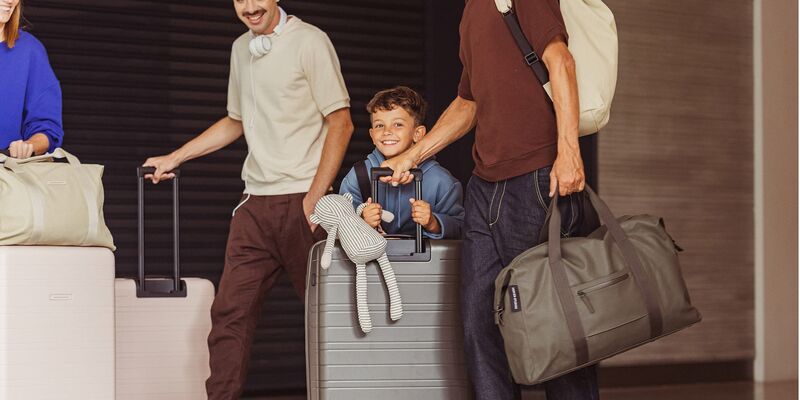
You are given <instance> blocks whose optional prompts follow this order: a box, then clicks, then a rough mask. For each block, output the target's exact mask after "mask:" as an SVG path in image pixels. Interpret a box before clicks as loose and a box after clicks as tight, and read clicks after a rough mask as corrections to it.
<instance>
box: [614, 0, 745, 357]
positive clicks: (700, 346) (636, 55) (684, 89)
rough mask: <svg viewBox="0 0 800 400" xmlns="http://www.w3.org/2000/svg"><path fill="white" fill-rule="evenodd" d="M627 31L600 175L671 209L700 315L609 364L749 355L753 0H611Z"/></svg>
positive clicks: (647, 205) (649, 205)
mask: <svg viewBox="0 0 800 400" xmlns="http://www.w3.org/2000/svg"><path fill="white" fill-rule="evenodd" d="M607 4H608V5H609V6H610V7H611V9H612V10H613V11H614V12H615V14H616V17H617V24H618V30H619V38H620V67H619V77H620V79H619V82H618V85H617V93H616V97H615V100H614V106H613V108H612V110H611V111H612V116H611V122H610V124H609V126H608V127H607V129H606V130H605V131H604V132H603V133H601V135H600V136H599V163H600V186H601V188H602V194H603V196H604V198H605V199H606V200H607V201H608V202H609V206H611V208H612V209H613V210H614V211H615V212H617V213H618V214H634V213H649V214H654V215H659V216H662V217H664V218H665V220H666V225H667V228H668V229H669V231H670V233H671V234H672V235H673V237H675V239H676V240H677V241H678V243H679V244H680V245H681V246H682V247H683V248H685V249H686V251H685V252H684V253H682V255H681V262H682V266H683V273H684V277H685V279H686V283H687V285H688V287H689V292H690V295H691V296H692V300H693V302H694V303H695V305H696V306H697V307H698V309H699V310H700V311H701V312H702V313H703V316H704V320H703V322H702V323H700V324H698V325H697V326H695V327H692V328H690V329H687V330H686V331H684V332H680V333H678V334H676V335H674V336H671V337H669V338H666V339H664V340H660V341H657V342H654V343H652V344H649V345H647V346H644V347H642V348H640V349H637V350H634V351H631V352H628V353H625V354H623V355H620V356H618V357H615V358H614V359H612V360H611V361H609V362H608V365H641V364H653V363H662V364H663V363H693V362H729V361H739V360H740V361H743V362H749V361H751V360H752V359H753V356H754V351H755V350H754V348H753V346H754V332H753V329H754V328H753V319H754V315H753V310H754V304H753V302H754V300H753V290H754V289H753V288H754V285H753V262H754V261H753V147H752V146H753V113H752V110H753V65H752V52H751V49H752V43H753V42H752V40H753V38H752V19H753V18H752V15H753V14H752V13H753V10H752V4H753V3H752V2H751V1H743V0H738V1H722V2H719V1H717V2H698V1H692V0H680V1H673V2H664V1H658V0H637V1H624V0H608V1H607Z"/></svg>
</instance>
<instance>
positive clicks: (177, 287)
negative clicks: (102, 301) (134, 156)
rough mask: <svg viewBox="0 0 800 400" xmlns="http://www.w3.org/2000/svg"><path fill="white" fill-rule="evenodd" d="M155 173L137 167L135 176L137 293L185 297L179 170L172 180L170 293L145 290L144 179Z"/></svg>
mask: <svg viewBox="0 0 800 400" xmlns="http://www.w3.org/2000/svg"><path fill="white" fill-rule="evenodd" d="M154 172H155V167H137V168H136V176H137V178H138V179H137V181H138V192H139V201H138V203H139V204H138V208H139V209H138V215H139V236H138V239H139V289H140V290H139V291H137V294H140V295H142V296H140V297H145V296H146V297H185V296H186V288H185V286H183V285H182V284H181V273H180V201H179V187H180V186H179V185H180V170H179V169H175V170H173V171H172V173H174V174H175V179H173V180H172V227H173V228H172V229H173V232H172V241H173V248H172V250H173V262H174V266H173V281H172V291H171V292H169V293H155V292H153V293H150V292H148V291H147V288H146V282H147V280H146V277H145V273H144V260H145V246H144V177H145V175H148V174H152V173H154Z"/></svg>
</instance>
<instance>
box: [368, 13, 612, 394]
mask: <svg viewBox="0 0 800 400" xmlns="http://www.w3.org/2000/svg"><path fill="white" fill-rule="evenodd" d="M515 12H516V14H517V17H518V19H519V21H520V24H521V26H522V30H523V32H524V34H525V36H526V37H527V39H528V40H529V41H530V43H531V45H532V46H533V48H534V49H535V50H536V51H537V53H538V54H539V55H540V56H541V60H542V62H544V64H545V66H546V67H547V70H548V71H549V73H550V85H551V88H552V93H553V100H552V103H551V102H550V101H549V100H548V97H547V94H546V93H545V92H544V90H543V88H542V86H541V85H540V83H539V82H538V81H537V79H536V77H535V75H534V74H533V73H532V71H531V70H530V68H529V67H528V65H526V64H525V62H524V61H523V59H522V56H521V54H520V51H519V49H518V48H517V46H516V43H515V42H514V39H513V37H512V36H511V34H510V32H509V31H508V28H507V27H506V25H505V23H504V21H503V19H502V17H501V15H500V14H499V13H498V12H497V9H496V7H495V4H494V2H493V1H490V0H467V1H466V7H465V9H464V14H463V16H462V19H461V26H460V33H461V48H460V56H461V62H462V64H463V66H464V69H463V72H462V75H461V82H460V84H459V86H458V97H456V99H455V100H453V102H452V103H451V104H450V106H449V107H448V108H447V110H445V112H444V113H443V114H442V116H441V117H440V118H439V121H438V122H437V123H436V125H435V126H434V127H433V129H432V130H431V131H430V133H428V135H427V136H425V138H423V139H422V140H421V141H419V142H418V143H417V144H416V145H415V146H413V147H412V148H410V149H409V150H408V151H406V152H405V153H403V154H401V155H398V156H396V157H395V158H392V159H390V160H387V161H386V162H385V163H384V166H388V167H390V168H392V169H393V170H394V171H395V174H394V175H393V176H392V178H391V181H392V183H393V184H405V183H408V182H410V180H411V177H410V174H409V173H408V170H409V169H410V168H413V167H414V166H416V165H418V164H420V163H422V161H423V160H425V159H427V158H430V157H431V156H433V155H434V154H436V153H437V152H439V151H440V150H442V149H443V148H444V147H446V146H447V145H449V144H450V143H452V142H454V141H456V140H457V139H459V138H460V137H462V136H463V135H465V134H466V133H467V132H469V131H470V130H471V129H472V128H476V132H475V145H474V147H473V151H472V155H473V158H474V159H475V170H474V171H473V176H472V178H471V179H470V182H469V185H468V186H467V193H466V196H465V198H466V201H465V207H466V225H465V227H464V228H465V232H466V234H465V238H464V239H465V240H464V246H463V255H462V263H463V265H462V279H461V298H462V301H461V303H462V304H461V305H462V317H463V323H464V347H465V353H466V361H467V368H468V371H469V376H470V379H471V381H472V384H473V388H474V389H475V395H476V399H478V400H506V399H514V398H519V387H518V386H517V385H516V384H514V382H513V381H512V379H511V373H510V371H509V367H508V361H507V359H506V356H505V352H504V349H503V339H502V337H501V336H500V331H499V330H498V329H497V327H496V326H495V324H494V319H493V317H494V316H493V313H492V299H493V295H494V281H495V278H496V277H497V274H498V273H499V272H500V270H501V269H502V268H503V267H504V266H505V265H508V264H509V263H510V262H511V260H513V259H514V257H516V256H517V255H519V254H520V253H522V252H523V251H525V250H527V249H529V248H531V247H533V246H535V245H536V244H538V239H539V237H538V236H539V232H540V230H541V228H542V225H543V224H544V221H545V217H546V214H547V208H548V206H549V203H550V199H551V197H552V196H553V195H554V194H555V191H556V190H558V192H559V194H560V196H562V199H561V201H560V202H559V207H560V209H561V213H562V220H563V226H562V231H563V233H564V234H565V235H569V234H574V233H576V232H578V227H579V226H580V225H581V224H582V223H583V218H584V216H583V215H582V209H583V204H582V202H583V196H582V195H581V194H578V192H581V191H583V188H584V181H585V177H584V168H583V162H582V161H581V155H580V148H579V146H578V121H579V119H578V117H579V107H578V85H577V81H576V78H575V63H574V60H573V58H572V55H571V54H570V52H569V50H568V48H567V40H568V36H567V31H566V28H565V27H564V21H563V19H562V17H561V11H560V9H559V5H558V2H557V0H525V1H521V0H520V1H516V2H515ZM543 387H544V389H545V391H546V393H547V398H548V399H549V400H578V399H580V400H584V399H598V398H599V394H598V390H597V378H596V372H595V368H594V367H590V368H585V369H582V370H578V371H575V372H572V373H570V374H568V375H565V376H562V377H560V378H556V379H554V380H551V381H549V382H546V383H544V384H543Z"/></svg>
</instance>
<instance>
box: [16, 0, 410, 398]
mask: <svg viewBox="0 0 800 400" xmlns="http://www.w3.org/2000/svg"><path fill="white" fill-rule="evenodd" d="M281 6H283V7H284V8H285V9H286V10H287V11H288V12H289V13H290V14H296V15H298V16H299V17H300V18H302V19H303V20H305V21H307V22H310V23H313V24H315V25H317V26H319V27H320V28H322V29H323V30H325V31H326V32H327V33H328V35H329V36H330V37H331V40H332V42H333V44H334V46H335V47H336V50H337V52H338V54H339V58H340V61H341V64H342V70H343V74H344V77H345V81H346V83H347V86H348V89H349V91H350V96H351V98H352V110H353V118H354V122H355V124H356V133H355V135H354V138H353V141H352V143H351V145H350V148H349V150H348V153H347V157H346V160H345V162H344V164H343V166H344V167H343V171H342V173H343V172H346V171H345V170H344V168H349V166H350V165H352V163H354V162H355V161H356V160H358V159H359V158H361V157H363V155H365V154H366V153H368V152H369V151H370V150H371V147H372V145H371V141H370V140H369V136H368V133H367V129H368V125H369V119H368V115H367V113H366V111H364V107H365V105H366V102H367V101H368V100H369V99H370V97H371V96H372V95H373V94H374V93H375V92H376V91H377V90H380V89H384V88H387V87H390V86H394V85H397V84H405V85H409V86H411V87H414V88H416V89H418V90H421V91H422V92H423V93H424V91H425V61H424V60H425V2H424V1H423V0H413V1H404V2H402V3H400V2H390V1H368V0H343V1H337V2H330V1H322V0H317V1H299V0H284V1H282V2H281ZM25 7H26V8H25V15H26V17H27V19H28V20H29V21H30V27H29V31H30V32H32V33H33V34H34V35H36V36H37V37H38V38H39V39H40V40H41V41H42V42H43V43H44V44H45V46H46V47H47V50H48V52H49V55H50V61H51V63H52V65H53V68H54V69H55V71H56V75H57V76H58V78H59V80H60V81H61V84H62V88H63V93H64V126H65V129H66V138H65V142H64V143H65V148H66V149H68V150H69V151H72V152H74V153H75V154H76V155H78V156H79V157H80V158H81V159H82V161H83V162H89V163H100V164H104V165H105V166H106V170H105V177H104V184H105V188H106V205H105V213H106V220H107V223H108V225H109V227H110V228H111V230H112V232H113V233H114V237H115V240H116V244H117V246H118V250H117V252H116V259H117V273H118V275H120V276H132V275H134V274H135V269H136V264H135V263H136V251H135V249H136V236H135V235H136V182H135V176H134V169H135V167H136V166H137V165H139V164H140V163H141V162H142V161H144V160H145V159H146V158H147V157H149V156H154V155H160V154H164V153H166V152H169V151H171V150H173V149H174V148H176V147H178V146H179V145H181V144H182V143H184V142H186V141H187V140H189V139H190V138H192V137H193V136H195V135H197V134H198V133H200V132H201V131H202V130H203V129H205V128H206V127H208V126H209V125H210V124H211V123H213V122H214V121H216V120H217V119H219V118H221V117H222V116H224V115H225V114H226V111H225V103H226V87H227V82H228V68H229V55H230V46H231V44H232V42H233V40H234V39H235V38H236V37H237V36H239V35H240V34H241V33H243V32H244V31H245V28H244V26H243V25H242V24H241V22H240V21H239V20H238V19H237V17H236V15H235V13H234V10H233V5H232V2H230V1H211V0H196V1H192V2H180V1H155V0H152V1H147V0H114V1H100V0H57V1H56V0H50V1H48V0H30V1H26V3H25ZM245 154H246V148H245V144H244V142H243V141H239V142H237V143H234V144H233V145H231V146H230V147H228V148H226V149H223V150H221V151H219V152H217V153H215V154H213V155H210V156H207V157H205V158H202V159H199V160H195V161H192V162H190V163H188V164H187V165H185V166H184V168H183V174H184V178H183V180H182V182H181V186H182V191H181V202H182V210H181V223H182V227H181V231H182V243H181V256H182V264H183V265H182V267H183V271H184V272H185V274H186V275H191V276H203V277H206V278H209V279H211V280H213V281H215V282H217V281H218V278H219V274H220V273H221V269H222V264H223V255H224V246H225V240H226V237H227V232H228V224H229V221H230V212H231V209H232V208H233V207H234V206H235V205H236V203H237V201H238V200H239V196H240V193H241V190H242V188H243V184H242V182H241V180H240V178H239V174H240V168H241V163H242V161H243V160H244V156H245ZM341 175H342V174H340V177H341ZM148 189H149V190H150V191H149V192H148V202H149V204H150V206H149V207H148V209H147V210H148V219H147V241H148V254H147V255H148V257H147V261H148V267H152V269H153V271H155V272H159V273H168V271H169V268H170V264H169V260H171V256H170V255H171V226H170V221H171V219H170V215H171V214H170V213H171V210H170V203H169V196H170V191H169V184H165V185H159V187H155V188H152V187H149V188H148ZM302 310H303V305H302V303H301V302H300V301H299V300H298V299H297V298H296V295H295V294H294V291H293V290H292V289H291V285H289V283H288V280H285V279H283V280H281V282H280V283H279V284H278V285H277V286H276V288H275V290H274V291H273V293H272V294H271V295H270V296H269V298H268V299H267V301H266V302H265V305H264V311H263V318H262V321H261V323H260V324H259V327H258V333H257V335H256V341H255V344H254V347H253V351H252V354H253V356H252V362H251V368H250V376H249V378H248V383H247V386H246V393H247V394H251V395H255V394H264V395H269V394H277V393H281V392H302V390H303V388H304V386H305V369H304V344H303V332H304V328H303V317H302Z"/></svg>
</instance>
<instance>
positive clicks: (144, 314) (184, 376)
mask: <svg viewBox="0 0 800 400" xmlns="http://www.w3.org/2000/svg"><path fill="white" fill-rule="evenodd" d="M137 172H138V177H139V277H138V279H117V280H116V297H117V302H116V326H117V330H116V331H117V366H116V370H117V373H116V375H117V384H116V389H117V391H116V394H117V400H145V399H146V400H202V399H206V398H207V396H206V390H205V381H206V379H207V378H208V376H209V373H210V369H209V364H208V358H209V356H208V344H207V339H208V334H209V332H210V331H211V303H212V302H213V301H214V285H213V284H212V283H211V282H210V281H208V280H206V279H200V278H183V279H181V278H180V260H179V255H178V254H179V252H178V248H179V239H180V238H179V235H178V232H179V226H178V219H179V215H178V211H179V206H178V179H179V171H175V174H176V176H175V179H174V180H173V208H174V209H173V212H174V218H173V222H174V227H173V228H174V250H173V251H174V257H175V260H174V266H175V269H174V273H173V276H172V277H169V278H153V277H147V278H146V277H145V273H144V192H143V190H144V178H143V177H144V175H145V174H146V173H152V172H153V171H152V169H148V168H139V170H138V171H137ZM142 282H144V285H141V284H140V283H142ZM176 283H177V284H176Z"/></svg>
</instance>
